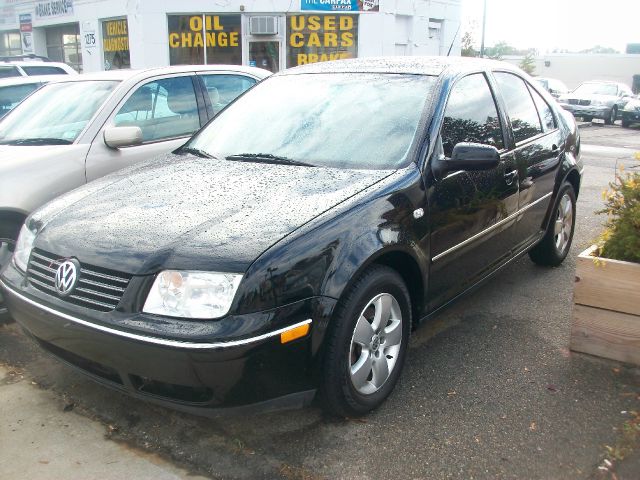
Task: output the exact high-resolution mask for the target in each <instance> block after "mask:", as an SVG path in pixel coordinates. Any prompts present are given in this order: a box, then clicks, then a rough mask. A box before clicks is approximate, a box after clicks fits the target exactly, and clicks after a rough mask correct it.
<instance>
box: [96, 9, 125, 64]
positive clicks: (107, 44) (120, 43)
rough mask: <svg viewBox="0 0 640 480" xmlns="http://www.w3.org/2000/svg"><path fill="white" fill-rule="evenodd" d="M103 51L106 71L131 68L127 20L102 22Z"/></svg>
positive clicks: (117, 19)
mask: <svg viewBox="0 0 640 480" xmlns="http://www.w3.org/2000/svg"><path fill="white" fill-rule="evenodd" d="M102 51H103V53H104V69H105V70H119V69H122V68H131V59H130V56H129V27H128V25H127V19H126V18H115V19H113V20H105V21H103V22H102Z"/></svg>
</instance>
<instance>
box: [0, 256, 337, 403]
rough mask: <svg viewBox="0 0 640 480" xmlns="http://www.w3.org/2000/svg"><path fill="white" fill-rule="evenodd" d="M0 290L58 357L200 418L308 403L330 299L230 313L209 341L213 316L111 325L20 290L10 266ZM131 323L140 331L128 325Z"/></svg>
mask: <svg viewBox="0 0 640 480" xmlns="http://www.w3.org/2000/svg"><path fill="white" fill-rule="evenodd" d="M0 288H1V289H2V291H3V293H4V296H5V299H6V303H7V306H8V308H9V311H10V313H11V314H12V316H13V317H14V318H15V320H16V321H17V322H18V323H19V324H20V325H21V326H22V327H23V329H24V330H25V332H26V333H27V334H28V335H29V336H31V337H32V338H33V339H35V341H36V342H37V343H38V344H39V345H40V346H41V347H42V348H43V349H44V350H46V351H47V352H49V353H50V354H53V355H54V356H56V357H57V358H58V359H60V360H62V361H64V362H65V363H67V364H70V365H72V366H73V367H76V368H77V369H80V370H81V371H82V372H84V373H86V374H88V375H90V376H91V377H92V378H93V379H94V380H97V381H99V382H100V383H103V384H106V385H108V386H110V387H112V388H115V389H117V390H120V391H123V392H125V393H128V394H130V395H133V396H136V397H139V398H143V399H145V400H149V401H152V402H155V403H159V404H162V405H165V406H169V407H171V408H175V409H179V410H184V411H189V412H192V413H198V414H205V415H208V414H214V415H215V414H216V409H218V408H219V407H225V408H227V407H242V406H247V405H252V404H256V403H262V402H269V405H265V408H268V407H269V406H274V405H275V406H278V401H279V400H283V401H284V402H285V404H286V405H285V406H287V407H293V406H298V405H299V404H303V403H308V402H309V401H310V400H311V398H312V397H313V393H314V391H315V388H316V386H315V385H316V383H315V375H314V372H315V365H316V359H317V355H318V351H319V347H320V345H321V342H322V337H323V335H324V326H326V325H327V324H328V319H329V317H330V315H331V312H332V311H333V307H334V305H335V300H333V299H329V298H326V297H313V298H309V299H306V300H303V301H300V302H295V303H293V304H290V305H286V306H283V307H279V308H276V309H273V310H270V311H266V312H258V313H253V314H245V315H241V316H235V317H233V316H230V317H227V318H225V319H222V320H217V321H215V322H216V323H217V324H220V323H225V322H226V323H227V325H237V327H236V328H235V329H231V330H230V329H229V328H226V332H227V333H226V334H225V335H224V336H221V335H219V336H218V337H217V338H214V337H212V336H211V335H210V334H209V333H208V331H209V330H210V329H207V328H206V326H205V325H204V324H208V323H214V322H200V321H193V322H190V323H186V322H184V321H180V325H182V328H183V330H184V325H187V326H188V325H191V326H192V328H191V332H188V331H183V332H182V335H181V336H180V337H177V336H176V335H175V334H174V332H175V330H176V326H175V324H172V323H173V320H172V319H167V318H158V317H153V316H146V315H141V314H136V315H135V317H133V318H131V315H130V316H129V318H127V319H126V320H127V322H120V325H115V324H114V323H109V322H108V321H107V320H106V317H108V316H109V315H108V314H103V313H99V312H94V311H93V310H90V309H86V308H83V307H76V306H73V305H65V304H64V302H62V301H59V300H57V299H56V298H55V297H53V296H50V295H47V294H44V293H42V292H40V291H39V290H37V289H35V288H33V287H31V286H29V284H28V283H27V282H26V281H25V280H24V276H23V275H22V274H21V273H20V272H18V271H17V270H16V269H15V268H13V267H9V268H7V269H6V270H5V272H4V274H3V276H2V278H0ZM114 315H115V313H114ZM153 322H155V324H153ZM309 322H311V329H310V333H309V334H308V335H307V336H306V337H303V338H300V339H298V340H295V341H293V342H291V343H286V344H281V342H280V336H279V333H280V332H281V331H282V330H285V329H287V327H291V326H294V325H297V324H304V323H309ZM136 324H138V325H140V328H138V329H135V328H132V325H136ZM143 326H144V329H143V328H142V327H143ZM203 327H204V328H203ZM150 328H151V329H155V330H156V333H155V334H154V333H151V330H150ZM218 330H219V331H222V330H224V329H220V328H219V329H218ZM162 332H170V335H169V336H167V335H162Z"/></svg>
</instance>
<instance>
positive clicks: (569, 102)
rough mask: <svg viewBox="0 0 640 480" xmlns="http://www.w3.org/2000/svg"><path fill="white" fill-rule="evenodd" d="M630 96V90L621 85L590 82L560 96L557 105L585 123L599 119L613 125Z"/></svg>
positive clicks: (631, 94)
mask: <svg viewBox="0 0 640 480" xmlns="http://www.w3.org/2000/svg"><path fill="white" fill-rule="evenodd" d="M632 96H633V92H632V91H631V89H630V88H629V87H628V86H627V85H625V84H623V83H616V82H608V81H591V82H584V83H582V84H580V85H579V86H578V88H576V89H575V90H574V91H573V92H570V93H566V94H564V95H560V97H559V98H558V103H560V106H562V108H564V109H565V110H568V111H570V112H571V113H573V115H574V116H576V117H582V118H583V120H585V121H587V122H590V121H591V120H592V119H594V118H599V119H602V120H604V123H606V124H607V125H613V123H614V122H615V121H616V119H617V118H618V113H619V112H620V110H621V109H622V108H623V107H624V105H625V104H626V102H627V101H628V100H629V99H630V98H631V97H632Z"/></svg>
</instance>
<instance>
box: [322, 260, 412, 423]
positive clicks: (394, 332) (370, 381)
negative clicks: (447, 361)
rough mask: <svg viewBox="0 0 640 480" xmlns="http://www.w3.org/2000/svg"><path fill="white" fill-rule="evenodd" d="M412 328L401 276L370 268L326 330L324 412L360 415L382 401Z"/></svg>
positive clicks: (401, 360)
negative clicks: (380, 315) (378, 313)
mask: <svg viewBox="0 0 640 480" xmlns="http://www.w3.org/2000/svg"><path fill="white" fill-rule="evenodd" d="M377 312H380V313H381V314H384V316H383V317H382V318H383V319H384V320H381V321H379V320H378V319H379V318H380V317H379V315H376V313H377ZM387 314H388V315H387ZM376 323H378V325H376ZM394 326H395V328H394ZM410 329H411V300H410V296H409V291H408V290H407V287H406V285H405V284H404V281H403V280H402V277H401V276H400V275H399V274H398V273H397V272H396V271H395V270H393V269H391V268H389V267H386V266H382V265H374V266H372V267H370V268H368V269H367V270H366V271H365V272H364V273H362V274H361V275H360V276H359V277H358V279H357V280H356V281H355V282H354V283H353V285H352V286H351V287H350V288H349V290H348V291H347V292H346V293H345V294H344V295H343V297H342V298H341V299H340V301H339V302H338V305H337V306H336V311H335V314H334V316H333V319H332V322H331V325H330V326H329V331H328V332H327V338H326V341H325V346H326V348H325V352H324V356H323V362H322V372H321V385H320V392H321V397H322V400H323V403H324V408H325V410H327V411H328V412H329V413H332V414H334V415H338V416H341V417H355V416H360V415H364V414H365V413H367V412H369V411H371V410H373V409H375V408H376V407H378V406H379V405H380V404H382V402H384V400H385V399H386V398H387V397H388V396H389V394H390V393H391V391H392V390H393V388H394V386H395V384H396V382H397V380H398V377H399V376H400V372H401V370H402V366H403V364H404V360H405V357H406V353H407V345H408V342H409V332H410ZM385 366H386V368H385ZM385 376H386V378H385Z"/></svg>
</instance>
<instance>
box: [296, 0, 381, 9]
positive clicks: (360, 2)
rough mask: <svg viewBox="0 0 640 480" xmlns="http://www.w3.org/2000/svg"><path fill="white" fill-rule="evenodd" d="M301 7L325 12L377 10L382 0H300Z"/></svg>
mask: <svg viewBox="0 0 640 480" xmlns="http://www.w3.org/2000/svg"><path fill="white" fill-rule="evenodd" d="M300 8H301V9H302V10H315V11H324V12H377V11H378V10H379V9H380V0H300Z"/></svg>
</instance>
